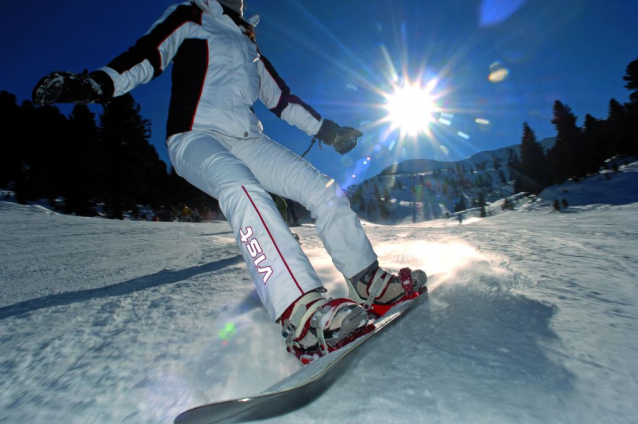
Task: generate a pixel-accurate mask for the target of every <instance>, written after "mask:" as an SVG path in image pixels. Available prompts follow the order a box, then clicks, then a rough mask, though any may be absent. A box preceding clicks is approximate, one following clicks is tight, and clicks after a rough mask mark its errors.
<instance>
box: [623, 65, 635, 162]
mask: <svg viewBox="0 0 638 424" xmlns="http://www.w3.org/2000/svg"><path fill="white" fill-rule="evenodd" d="M623 79H624V80H625V81H627V84H626V85H625V87H626V88H627V89H629V90H630V91H632V92H631V94H630V95H629V99H630V103H629V104H627V105H626V109H627V119H628V124H627V131H628V137H629V152H630V154H632V155H634V156H638V59H636V60H634V61H633V62H631V63H630V64H629V66H627V74H626V75H625V76H624V77H623Z"/></svg>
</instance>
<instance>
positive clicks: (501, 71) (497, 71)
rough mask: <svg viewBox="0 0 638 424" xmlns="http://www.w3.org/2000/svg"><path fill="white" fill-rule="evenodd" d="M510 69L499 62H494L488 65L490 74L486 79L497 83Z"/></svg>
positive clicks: (501, 80)
mask: <svg viewBox="0 0 638 424" xmlns="http://www.w3.org/2000/svg"><path fill="white" fill-rule="evenodd" d="M509 74H510V71H509V70H508V69H507V68H506V67H504V66H503V64H501V62H494V63H492V64H491V65H490V75H489V77H488V79H489V80H490V82H493V83H499V82H503V81H505V80H506V79H507V77H508V76H509Z"/></svg>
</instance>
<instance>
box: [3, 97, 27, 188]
mask: <svg viewBox="0 0 638 424" xmlns="http://www.w3.org/2000/svg"><path fill="white" fill-rule="evenodd" d="M22 116H23V113H22V109H21V108H20V106H18V105H17V103H16V96H14V95H13V94H10V93H8V92H6V91H4V90H3V91H0V152H2V154H0V187H4V188H9V184H10V183H14V184H15V183H16V181H17V180H18V178H19V177H20V174H21V172H22V166H21V164H22V162H23V151H22V150H23V148H22V147H23V146H24V145H25V144H28V143H25V140H24V139H23V138H22V137H21V135H20V130H21V128H23V122H22V120H23V118H22Z"/></svg>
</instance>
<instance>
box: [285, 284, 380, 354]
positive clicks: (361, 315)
mask: <svg viewBox="0 0 638 424" xmlns="http://www.w3.org/2000/svg"><path fill="white" fill-rule="evenodd" d="M281 321H282V325H283V331H282V335H283V336H284V337H285V338H286V347H287V350H288V352H291V353H293V354H294V355H295V356H296V357H297V358H298V359H299V360H300V361H301V363H302V364H304V365H306V364H308V363H310V362H312V361H313V360H314V359H317V358H318V357H321V356H324V355H326V354H328V353H330V352H333V351H335V350H337V349H339V348H341V347H343V346H345V345H347V344H348V343H350V342H352V341H353V340H355V339H357V338H359V337H361V336H362V335H364V334H366V333H368V332H369V331H370V330H371V329H373V328H374V326H373V325H372V324H370V323H369V322H368V314H367V313H366V311H365V310H364V309H363V308H362V307H361V306H359V305H358V304H357V303H355V302H353V301H352V300H350V299H343V298H341V299H326V298H325V297H323V296H322V295H321V294H320V293H317V292H316V291H312V292H309V293H306V294H305V295H304V296H302V297H301V298H299V299H298V300H297V301H296V302H295V303H294V304H293V305H291V307H289V308H288V310H287V311H286V312H285V313H284V314H283V315H282V317H281Z"/></svg>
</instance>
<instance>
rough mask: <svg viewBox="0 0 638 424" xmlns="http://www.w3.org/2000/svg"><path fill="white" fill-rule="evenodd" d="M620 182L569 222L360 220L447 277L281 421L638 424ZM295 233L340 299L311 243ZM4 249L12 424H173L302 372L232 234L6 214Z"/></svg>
mask: <svg viewBox="0 0 638 424" xmlns="http://www.w3.org/2000/svg"><path fill="white" fill-rule="evenodd" d="M624 171H626V172H625V173H624V174H623V175H620V174H615V175H614V176H613V179H612V180H611V181H615V182H616V184H614V185H610V186H606V188H605V192H606V193H608V195H609V196H610V198H611V200H609V199H607V202H606V203H605V204H604V205H600V204H599V205H598V206H596V207H589V206H578V207H575V208H573V209H572V211H573V212H574V213H556V212H553V211H552V210H551V206H550V201H551V200H553V199H547V200H546V201H545V202H537V203H535V204H532V205H527V206H525V207H522V206H521V207H520V209H518V210H515V211H511V212H505V213H501V214H499V215H496V216H493V217H490V218H487V219H483V220H480V219H478V218H475V219H472V220H466V221H465V222H464V224H465V225H458V222H454V221H450V220H436V221H429V222H422V223H418V224H402V225H395V226H386V225H375V224H370V223H364V227H365V229H366V231H367V232H368V234H369V236H370V238H371V240H372V242H373V245H374V246H375V248H376V250H377V253H378V254H379V256H380V260H381V262H382V264H383V265H385V266H386V267H389V268H393V269H397V268H398V267H399V266H404V265H409V266H412V267H423V268H424V269H425V270H426V271H427V272H428V273H431V274H433V273H438V272H445V273H448V274H449V278H448V280H447V282H446V283H445V284H443V285H442V286H440V287H439V288H437V290H436V291H435V292H434V293H433V294H432V296H431V297H430V299H429V301H428V302H427V303H426V304H423V305H421V306H419V307H418V308H417V309H415V310H414V311H413V313H412V314H411V315H410V316H409V320H404V321H402V322H400V323H398V324H397V326H396V327H394V329H393V330H392V331H390V332H388V333H387V334H385V335H384V336H382V337H379V339H378V340H373V341H371V342H370V345H369V347H368V349H369V351H368V352H366V353H365V354H364V355H362V356H361V358H360V360H359V361H358V362H357V363H355V364H354V365H353V366H352V368H351V369H350V370H349V371H348V372H347V373H345V374H344V375H343V376H342V377H341V378H340V380H339V381H338V382H337V384H335V385H334V386H333V387H332V388H330V389H329V390H328V391H326V392H325V393H324V394H323V395H322V396H321V397H319V398H318V399H317V400H316V401H314V402H313V403H312V404H310V405H309V406H307V407H305V408H303V409H301V410H298V411H296V412H295V413H292V414H290V415H287V416H284V417H280V418H278V419H274V420H271V422H284V423H299V422H304V421H306V422H347V423H360V422H399V423H404V422H405V423H413V422H432V423H443V422H479V423H494V422H496V423H501V422H503V423H511V422H517V423H541V422H542V423H545V422H559V423H572V422H581V423H600V422H605V423H614V422H615V423H632V422H636V421H637V419H638V402H636V399H638V337H636V335H637V334H638V332H637V330H638V326H637V323H638V285H637V281H638V220H637V218H636V216H637V212H638V203H636V200H633V201H632V200H631V199H629V200H627V199H624V198H621V197H622V194H619V193H623V192H624V193H630V192H634V193H635V192H636V190H635V185H634V184H635V181H636V180H635V179H631V178H632V177H631V176H630V177H627V175H629V174H630V172H631V171H632V169H625V170H624ZM623 178H629V183H627V182H626V181H625V183H624V184H623ZM600 183H601V184H602V183H603V182H602V181H601V182H600ZM581 184H582V183H581ZM627 184H629V187H627ZM586 185H592V186H593V187H594V188H595V185H596V182H591V184H585V185H581V186H580V187H584V186H586ZM583 190H584V189H583ZM581 191H582V190H581ZM561 193H564V192H561ZM614 193H616V194H615V195H614ZM575 195H576V194H575ZM579 196H581V197H580V198H586V197H587V196H586V195H585V194H583V193H580V194H579ZM569 201H570V202H571V200H569ZM295 232H297V233H298V234H299V235H300V236H301V241H302V246H303V248H304V250H305V251H306V252H307V253H308V255H309V257H310V258H311V261H312V263H313V264H314V265H315V267H316V268H317V270H318V272H319V275H320V277H321V278H322V280H323V281H324V283H325V284H326V286H327V288H328V289H329V290H330V292H331V294H332V295H344V294H345V292H346V288H345V284H343V282H342V277H341V276H340V275H339V274H338V272H337V271H336V270H335V268H334V267H333V266H332V264H331V262H330V260H329V258H328V257H327V255H326V253H325V251H324V250H323V249H322V247H321V242H320V240H319V239H318V238H317V236H316V235H315V232H314V228H312V227H311V226H304V227H301V228H298V229H295ZM0 240H1V242H0V287H1V293H0V323H1V325H0V370H1V372H2V378H1V379H0V422H3V423H4V422H7V423H18V422H20V423H170V422H171V420H172V418H173V417H174V416H175V415H176V414H177V413H179V412H181V411H182V410H183V409H186V408H189V407H192V406H195V405H198V404H200V403H205V402H208V401H213V400H221V399H227V398H232V397H238V396H246V395H249V394H254V393H258V392H260V391H261V390H264V389H266V388H267V387H269V386H270V385H272V384H274V383H275V382H276V381H278V380H279V379H281V378H283V377H285V376H287V375H289V374H291V373H292V372H294V371H295V370H296V369H298V367H299V365H298V364H297V363H296V360H295V359H294V357H292V356H291V355H288V354H286V353H285V351H284V344H283V339H282V338H281V336H280V335H279V328H278V327H277V325H275V324H273V323H270V322H268V318H267V315H266V313H265V311H264V310H263V308H262V307H261V306H260V303H259V300H258V299H257V297H256V295H255V293H254V290H253V289H252V284H251V283H250V281H249V280H248V274H247V272H246V271H245V268H244V265H243V264H242V263H241V259H240V257H239V250H238V248H237V247H236V245H235V243H234V240H233V237H232V234H231V233H230V229H229V227H228V226H227V224H226V223H225V222H213V223H210V224H184V223H155V222H131V221H109V220H103V219H99V218H79V217H70V216H62V215H57V214H54V213H51V212H49V211H47V210H45V209H43V208H40V207H37V206H21V205H16V204H13V203H8V202H0Z"/></svg>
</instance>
